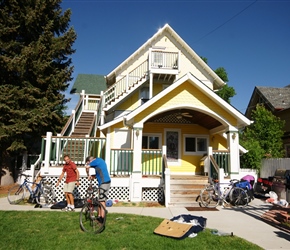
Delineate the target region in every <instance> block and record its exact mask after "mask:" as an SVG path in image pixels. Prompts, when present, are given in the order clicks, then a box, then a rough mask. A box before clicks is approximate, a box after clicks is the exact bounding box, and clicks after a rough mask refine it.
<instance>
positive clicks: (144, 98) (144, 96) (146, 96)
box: [140, 87, 149, 104]
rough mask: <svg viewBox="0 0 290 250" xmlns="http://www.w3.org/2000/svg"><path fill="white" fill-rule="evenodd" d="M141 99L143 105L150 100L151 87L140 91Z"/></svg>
mask: <svg viewBox="0 0 290 250" xmlns="http://www.w3.org/2000/svg"><path fill="white" fill-rule="evenodd" d="M140 99H141V104H144V103H145V102H147V101H148V100H149V87H143V88H141V90H140Z"/></svg>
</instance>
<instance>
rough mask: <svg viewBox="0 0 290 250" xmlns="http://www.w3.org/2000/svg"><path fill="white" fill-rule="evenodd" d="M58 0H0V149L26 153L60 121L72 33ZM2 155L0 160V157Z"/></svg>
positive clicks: (6, 152)
mask: <svg viewBox="0 0 290 250" xmlns="http://www.w3.org/2000/svg"><path fill="white" fill-rule="evenodd" d="M60 4H61V0H0V114H1V115H0V153H1V156H2V157H3V156H7V157H11V156H12V155H15V154H16V153H19V152H21V151H22V150H25V151H28V152H31V151H32V150H33V146H34V145H35V143H36V142H39V140H40V139H41V136H42V135H45V133H46V131H51V132H53V133H56V132H60V130H61V128H62V126H63V125H64V111H65V109H66V103H67V102H68V101H69V100H68V99H66V98H65V95H64V91H65V90H66V89H67V88H68V85H69V82H70V81H71V79H72V77H71V75H72V71H73V67H72V66H71V63H72V62H71V58H70V55H72V54H73V53H74V50H73V48H72V45H73V43H74V41H75V39H76V33H75V31H74V29H73V28H72V27H69V22H70V16H71V11H70V10H66V11H64V12H63V10H62V9H61V7H60ZM2 157H1V158H2Z"/></svg>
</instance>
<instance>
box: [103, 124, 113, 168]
mask: <svg viewBox="0 0 290 250" xmlns="http://www.w3.org/2000/svg"><path fill="white" fill-rule="evenodd" d="M101 137H105V138H106V151H105V159H104V160H105V161H106V163H107V167H108V171H109V173H110V172H111V157H110V156H111V128H110V127H108V131H107V134H106V135H104V134H103V136H101Z"/></svg>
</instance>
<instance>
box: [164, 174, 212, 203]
mask: <svg viewBox="0 0 290 250" xmlns="http://www.w3.org/2000/svg"><path fill="white" fill-rule="evenodd" d="M206 184H208V177H207V176H201V175H172V176H171V177H170V203H169V206H170V207H197V206H199V202H198V201H196V199H197V197H198V196H199V194H200V190H202V189H203V188H204V187H205V185H206Z"/></svg>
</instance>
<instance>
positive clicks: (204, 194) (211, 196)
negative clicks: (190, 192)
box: [200, 187, 219, 208]
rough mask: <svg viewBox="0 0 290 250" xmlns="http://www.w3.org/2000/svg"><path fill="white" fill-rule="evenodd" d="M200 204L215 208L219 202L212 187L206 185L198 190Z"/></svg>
mask: <svg viewBox="0 0 290 250" xmlns="http://www.w3.org/2000/svg"><path fill="white" fill-rule="evenodd" d="M200 200H201V204H202V205H203V206H205V207H209V208H215V207H217V205H218V204H219V196H218V194H217V193H216V191H215V190H214V188H213V187H208V188H205V189H203V190H201V192H200Z"/></svg>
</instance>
